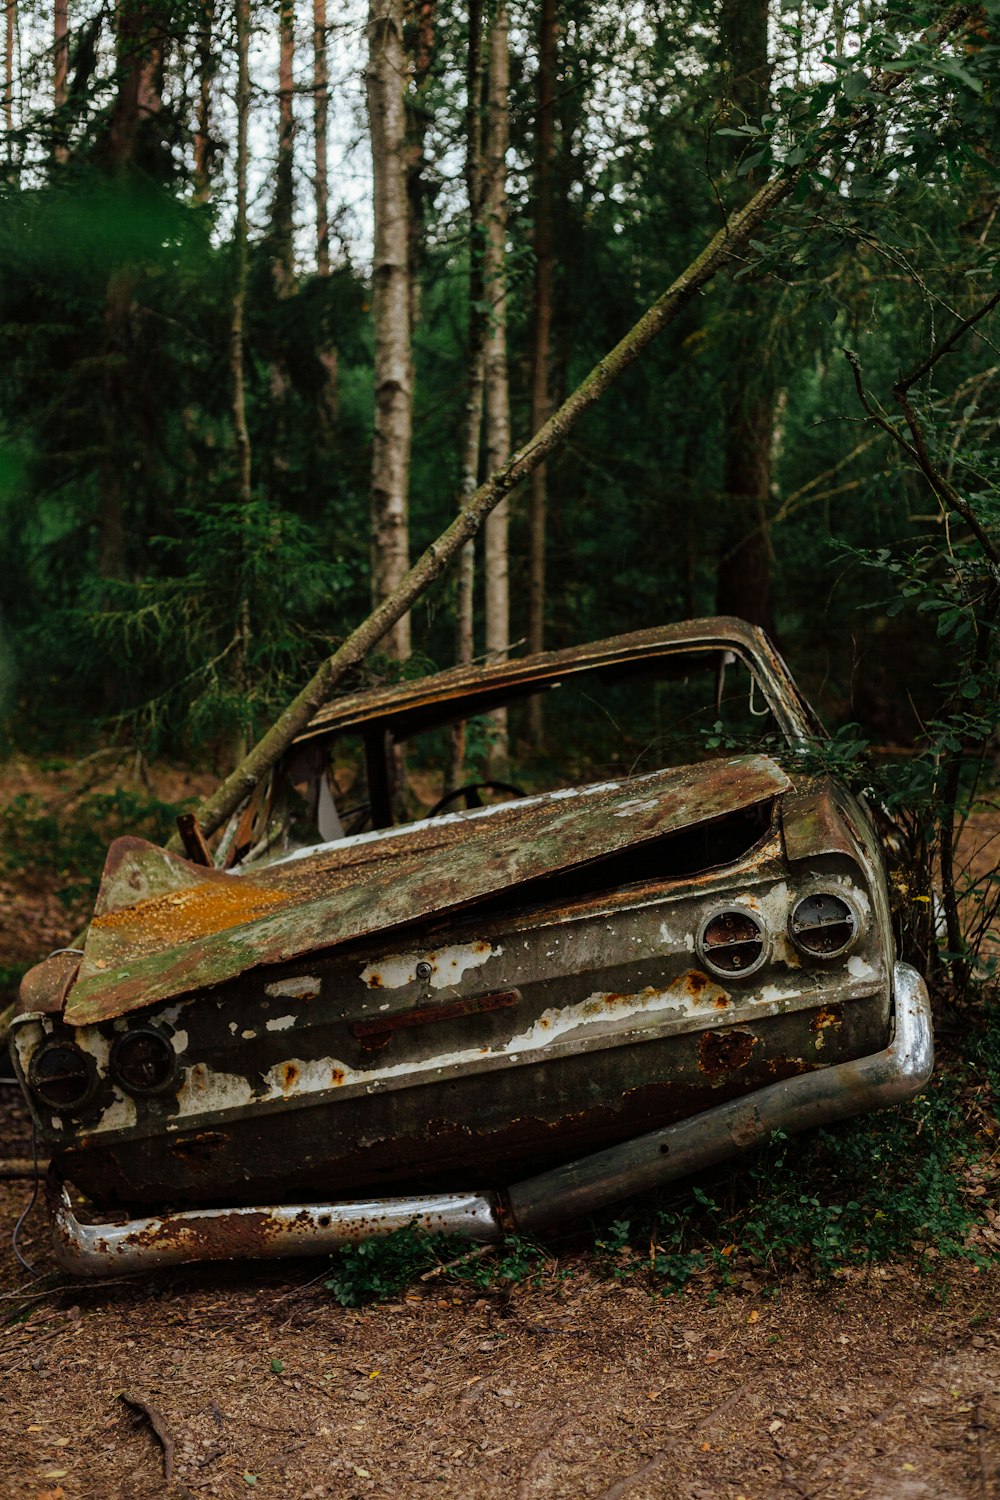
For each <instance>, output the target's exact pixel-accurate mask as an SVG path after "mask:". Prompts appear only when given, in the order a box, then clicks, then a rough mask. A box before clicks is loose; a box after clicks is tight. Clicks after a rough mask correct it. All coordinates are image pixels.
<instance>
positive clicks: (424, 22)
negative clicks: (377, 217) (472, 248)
mask: <svg viewBox="0 0 1000 1500" xmlns="http://www.w3.org/2000/svg"><path fill="white" fill-rule="evenodd" d="M406 3H407V14H408V20H409V26H408V31H409V34H410V36H411V37H412V42H411V47H412V57H413V88H412V89H411V90H410V91H409V92H408V93H407V95H406V115H407V132H406V134H407V144H406V198H407V209H408V214H409V222H408V225H407V233H408V236H409V244H410V255H409V262H410V264H409V275H410V337H411V342H412V337H413V332H414V330H415V328H416V326H417V324H418V323H419V321H420V290H421V286H420V273H421V270H422V268H423V261H424V221H425V219H426V217H427V199H428V192H429V190H428V185H427V178H426V168H427V158H426V147H427V126H428V104H427V89H428V85H429V84H430V81H431V62H432V60H433V56H434V0H406Z"/></svg>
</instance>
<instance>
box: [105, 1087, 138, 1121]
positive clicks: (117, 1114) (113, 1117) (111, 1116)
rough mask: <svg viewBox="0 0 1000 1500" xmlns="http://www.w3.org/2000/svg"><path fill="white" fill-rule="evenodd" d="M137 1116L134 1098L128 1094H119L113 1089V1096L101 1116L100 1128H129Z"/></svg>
mask: <svg viewBox="0 0 1000 1500" xmlns="http://www.w3.org/2000/svg"><path fill="white" fill-rule="evenodd" d="M137 1118H138V1111H137V1110H136V1107H135V1100H134V1099H133V1098H132V1097H131V1095H129V1094H120V1093H119V1092H118V1090H117V1089H116V1090H115V1097H114V1100H113V1101H112V1103H111V1104H109V1105H108V1107H107V1109H106V1110H105V1111H104V1113H103V1115H102V1116H101V1129H102V1130H131V1129H132V1127H133V1125H134V1124H135V1122H136V1120H137Z"/></svg>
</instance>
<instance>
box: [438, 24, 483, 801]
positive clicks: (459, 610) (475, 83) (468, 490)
mask: <svg viewBox="0 0 1000 1500" xmlns="http://www.w3.org/2000/svg"><path fill="white" fill-rule="evenodd" d="M482 53H483V0H469V45H468V52H467V54H466V72H465V190H466V197H467V200H468V204H469V281H468V296H469V317H468V341H467V347H466V358H465V423H464V433H463V441H462V483H461V492H460V495H459V506H460V507H461V506H463V505H465V504H466V502H467V501H468V500H469V499H470V498H471V496H472V495H474V494H475V492H476V489H477V488H478V485H479V449H480V443H481V441H482V433H483V381H484V374H485V358H486V319H485V317H484V316H483V118H482V117H483V55H482ZM456 571H457V575H458V577H457V580H456V590H455V661H456V662H457V663H458V664H459V665H462V664H464V663H466V662H470V661H471V660H472V657H473V654H474V652H475V633H474V603H475V578H476V548H475V543H474V542H471V541H470V542H467V543H466V545H465V546H464V547H463V548H462V551H461V553H460V554H459V559H458V566H457V569H456ZM465 780H466V775H465V723H464V721H461V722H459V723H456V724H455V725H454V726H453V728H452V735H451V751H450V758H449V765H448V771H447V774H446V782H447V785H448V786H449V787H452V786H458V785H460V784H461V783H462V782H463V781H465Z"/></svg>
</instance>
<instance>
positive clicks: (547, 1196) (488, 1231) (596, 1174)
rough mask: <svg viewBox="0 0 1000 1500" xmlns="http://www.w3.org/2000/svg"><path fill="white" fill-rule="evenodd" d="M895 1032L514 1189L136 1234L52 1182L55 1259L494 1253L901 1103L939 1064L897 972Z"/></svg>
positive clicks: (99, 1268) (287, 1210) (140, 1265)
mask: <svg viewBox="0 0 1000 1500" xmlns="http://www.w3.org/2000/svg"><path fill="white" fill-rule="evenodd" d="M893 977H894V996H893V1000H894V1012H895V1026H894V1032H893V1039H892V1041H891V1042H890V1044H889V1046H888V1047H886V1048H885V1049H884V1050H883V1051H882V1052H876V1053H874V1054H872V1056H870V1057H862V1058H858V1059H857V1060H856V1061H854V1062H845V1063H837V1064H834V1065H833V1066H831V1067H829V1068H824V1069H821V1070H820V1071H817V1072H814V1073H804V1074H801V1075H799V1076H798V1077H795V1078H789V1079H785V1080H783V1081H782V1082H780V1083H773V1084H769V1085H768V1086H767V1087H766V1088H763V1089H758V1090H757V1091H756V1092H754V1093H752V1094H748V1095H746V1096H745V1097H744V1098H742V1099H734V1100H731V1101H730V1102H729V1103H728V1104H720V1105H718V1106H717V1107H716V1108H715V1109H710V1110H707V1111H705V1113H704V1114H700V1115H695V1116H693V1117H692V1118H691V1119H690V1120H682V1121H680V1122H679V1123H678V1124H676V1125H668V1126H666V1127H665V1128H664V1129H662V1130H654V1131H651V1132H650V1133H649V1134H648V1135H642V1136H637V1137H636V1138H635V1139H634V1140H631V1141H625V1142H624V1143H622V1144H621V1145H618V1146H612V1147H610V1148H609V1149H608V1150H606V1151H598V1152H596V1153H594V1154H593V1155H592V1156H585V1157H582V1158H581V1159H580V1160H579V1161H575V1162H569V1163H568V1164H567V1165H565V1166H562V1167H556V1168H554V1169H553V1170H552V1171H550V1172H543V1173H542V1174H541V1175H540V1176H538V1177H531V1178H528V1179H527V1180H526V1181H524V1182H519V1183H517V1184H515V1185H514V1186H513V1187H511V1188H510V1189H509V1190H508V1191H507V1192H506V1193H484V1194H471V1193H443V1194H437V1195H428V1196H423V1197H412V1198H385V1199H376V1200H373V1201H371V1202H364V1203H340V1204H326V1205H317V1204H304V1205H293V1206H279V1207H272V1208H225V1209H212V1208H208V1209H193V1210H191V1211H189V1212H186V1213H174V1214H164V1215H162V1217H159V1218H145V1219H132V1220H130V1221H129V1222H127V1223H125V1224H82V1223H81V1222H80V1221H79V1220H78V1219H77V1218H76V1215H75V1214H74V1212H73V1208H72V1204H71V1201H70V1196H69V1192H68V1191H67V1189H66V1187H65V1185H64V1184H63V1183H62V1182H60V1181H59V1180H58V1179H57V1178H50V1190H49V1201H50V1207H51V1211H52V1223H53V1232H54V1239H55V1249H56V1259H57V1260H58V1262H59V1264H60V1266H61V1267H62V1268H63V1269H64V1270H66V1271H71V1272H72V1273H73V1274H74V1275H76V1276H94V1277H98V1276H114V1275H119V1274H121V1273H128V1272H132V1271H144V1270H153V1269H158V1268H159V1267H162V1266H169V1265H176V1264H178V1263H180V1262H184V1261H197V1260H236V1259H244V1258H255V1257H262V1258H269V1259H272V1258H277V1257H282V1256H293V1255H321V1254H324V1253H328V1252H329V1251H331V1250H335V1249H337V1248H339V1247H341V1246H343V1245H347V1244H354V1243H357V1242H358V1241H360V1240H364V1239H370V1238H372V1237H373V1236H375V1235H384V1234H390V1233H391V1232H392V1231H393V1230H394V1229H399V1228H402V1227H403V1226H404V1225H413V1226H414V1227H416V1228H418V1229H423V1230H427V1231H429V1232H436V1233H444V1234H455V1235H461V1236H463V1237H465V1238H466V1239H470V1240H473V1241H479V1242H480V1243H485V1244H490V1243H494V1242H496V1241H499V1240H500V1239H502V1237H503V1234H504V1232H505V1231H519V1232H528V1233H536V1232H538V1231H541V1230H544V1229H547V1228H549V1227H550V1226H551V1225H553V1224H555V1223H558V1222H560V1221H561V1220H564V1219H571V1218H576V1217H579V1216H580V1215H582V1214H588V1213H596V1212H599V1211H600V1210H602V1209H605V1208H607V1207H609V1206H610V1205H611V1204H613V1203H615V1202H617V1201H618V1200H620V1199H622V1198H626V1197H629V1196H631V1195H632V1194H634V1193H641V1192H647V1191H649V1189H651V1188H655V1187H660V1186H662V1185H663V1184H664V1183H667V1182H671V1181H673V1180H674V1179H675V1178H679V1177H684V1176H686V1175H687V1174H688V1173H690V1172H695V1171H698V1170H700V1169H702V1168H704V1167H708V1166H712V1165H714V1164H715V1163H717V1162H720V1161H725V1160H726V1158H727V1157H731V1156H735V1155H738V1154H739V1153H740V1152H742V1151H746V1150H748V1149H749V1148H750V1147H752V1146H755V1145H757V1144H758V1143H759V1142H761V1141H762V1140H764V1139H765V1138H766V1137H767V1136H769V1135H771V1134H772V1132H774V1131H776V1130H781V1131H784V1132H786V1133H789V1134H791V1133H794V1132H795V1131H799V1130H808V1129H812V1128H814V1127H816V1126H821V1125H829V1124H832V1123H833V1122H834V1121H836V1120H843V1119H847V1118H848V1117H849V1116H851V1115H859V1114H864V1113H866V1112H867V1111H869V1110H875V1109H884V1108H885V1107H887V1106H888V1105H892V1104H899V1103H901V1102H902V1101H903V1100H905V1099H910V1098H912V1097H913V1095H914V1094H917V1093H919V1092H920V1090H921V1089H922V1088H923V1086H924V1084H925V1083H926V1082H927V1080H928V1078H929V1077H930V1075H931V1072H932V1070H933V1067H934V1040H933V1033H932V1029H931V1009H930V1001H929V999H928V996H927V987H926V985H925V984H924V981H923V979H922V978H921V977H920V975H919V974H918V973H917V971H916V970H915V969H912V968H910V966H909V965H908V964H897V965H896V967H895V972H894V976H893Z"/></svg>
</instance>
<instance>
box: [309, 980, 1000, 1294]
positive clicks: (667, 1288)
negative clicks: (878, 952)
mask: <svg viewBox="0 0 1000 1500" xmlns="http://www.w3.org/2000/svg"><path fill="white" fill-rule="evenodd" d="M963 1030H964V1035H963V1041H962V1044H961V1048H960V1051H959V1053H958V1055H957V1056H956V1057H954V1058H953V1059H949V1062H948V1065H947V1066H946V1067H944V1068H942V1069H940V1070H939V1071H938V1073H937V1074H936V1075H935V1078H934V1080H933V1082H932V1083H931V1085H930V1086H929V1087H928V1088H927V1089H926V1090H925V1092H924V1093H922V1094H920V1095H919V1096H918V1097H917V1098H916V1099H913V1100H911V1101H910V1102H909V1103H907V1104H904V1105H900V1106H898V1107H897V1108H895V1109H892V1110H886V1111H882V1112H881V1113H878V1114H873V1115H865V1116H861V1117H859V1118H858V1119H855V1120H849V1121H846V1122H845V1123H843V1124H841V1125H837V1126H834V1127H833V1128H831V1129H828V1130H820V1131H815V1132H811V1133H809V1134H807V1135H804V1136H795V1137H788V1136H783V1135H780V1134H778V1135H776V1136H774V1137H772V1139H771V1141H770V1143H769V1144H768V1145H767V1146H765V1147H763V1148H762V1149H760V1150H758V1151H756V1152H754V1153H752V1154H751V1155H749V1156H748V1157H746V1158H745V1159H744V1160H742V1161H741V1162H739V1163H736V1164H733V1163H730V1164H729V1165H728V1167H722V1168H719V1169H716V1170H715V1171H713V1172H711V1173H705V1174H703V1175H702V1176H701V1177H699V1178H697V1179H695V1180H693V1181H689V1182H687V1183H684V1184H678V1186H677V1187H676V1188H672V1189H670V1190H668V1191H662V1192H661V1193H659V1194H656V1195H650V1196H648V1197H646V1198H642V1199H637V1200H634V1201H632V1202H631V1203H629V1204H627V1205H624V1206H622V1207H620V1208H619V1209H618V1210H617V1212H616V1215H615V1217H614V1218H612V1219H609V1220H607V1221H605V1222H603V1223H600V1224H598V1225H595V1226H594V1229H593V1231H592V1238H591V1240H590V1245H589V1247H587V1248H584V1246H583V1244H580V1245H579V1246H578V1251H577V1253H574V1254H572V1255H570V1257H569V1268H568V1269H567V1267H566V1262H565V1261H564V1262H563V1270H562V1271H561V1273H560V1274H562V1275H568V1274H573V1268H574V1267H575V1268H577V1269H586V1270H587V1271H589V1272H590V1273H591V1274H595V1275H597V1276H599V1277H602V1278H604V1279H608V1280H613V1281H629V1282H631V1283H634V1284H636V1285H641V1286H644V1287H646V1288H647V1289H648V1290H650V1291H651V1292H653V1293H657V1294H670V1293H678V1292H684V1291H688V1292H702V1293H704V1294H705V1295H706V1296H708V1297H716V1296H718V1295H719V1294H720V1293H721V1292H724V1291H725V1290H726V1289H727V1288H729V1287H734V1286H743V1285H746V1284H747V1283H748V1282H752V1283H753V1285H754V1286H756V1287H761V1286H763V1287H764V1288H765V1289H766V1287H767V1284H768V1282H770V1283H771V1284H772V1286H773V1285H775V1284H776V1279H777V1277H778V1275H779V1274H781V1273H785V1272H787V1271H789V1270H799V1271H801V1272H804V1273H805V1274H807V1275H809V1276H810V1277H811V1278H813V1279H814V1280H816V1281H818V1282H820V1283H825V1282H828V1281H830V1280H831V1279H832V1278H833V1277H835V1276H836V1275H837V1274H838V1273H842V1272H843V1271H844V1270H845V1269H846V1268H848V1267H852V1266H863V1265H873V1264H878V1263H885V1262H889V1261H894V1260H900V1259H906V1260H909V1261H910V1262H911V1264H915V1265H916V1267H917V1269H918V1270H919V1271H922V1272H928V1273H929V1272H930V1271H931V1270H932V1268H933V1267H934V1266H935V1265H936V1264H937V1263H939V1262H940V1261H942V1260H948V1259H952V1258H955V1257H963V1258H965V1259H968V1260H971V1261H973V1262H975V1263H977V1264H980V1265H983V1264H986V1263H987V1262H988V1261H990V1260H993V1259H996V1258H997V1255H998V1251H1000V1234H998V1233H997V1232H996V1230H994V1229H993V1228H992V1226H991V1225H990V1224H989V1223H988V1220H987V1211H988V1210H991V1206H992V1203H993V1202H994V1201H995V1197H996V1194H995V1191H993V1184H992V1181H991V1179H992V1177H993V1176H994V1175H995V1169H994V1168H992V1167H991V1166H990V1165H989V1158H990V1156H991V1155H992V1152H993V1149H994V1148H993V1144H992V1140H991V1139H989V1138H988V1137H991V1136H992V1134H994V1133H995V1130H996V1121H997V1112H998V1105H1000V1005H992V1006H986V1007H979V1008H978V1009H976V1010H970V1012H969V1020H968V1023H967V1024H966V1025H965V1026H964V1028H963ZM998 1228H1000V1226H998ZM984 1230H985V1233H984V1232H983V1231H984ZM579 1250H582V1251H583V1253H582V1254H580V1253H579ZM428 1273H430V1277H433V1278H435V1279H437V1278H440V1279H441V1280H447V1281H459V1282H470V1281H471V1282H473V1283H474V1284H475V1285H476V1286H478V1287H481V1288H483V1289H484V1290H496V1289H497V1288H499V1287H503V1286H504V1285H508V1286H509V1285H511V1284H514V1283H519V1282H533V1283H538V1282H540V1281H541V1278H542V1276H543V1274H545V1275H546V1276H547V1275H548V1274H550V1268H549V1257H548V1256H547V1255H546V1252H545V1251H544V1250H543V1249H542V1248H541V1247H540V1246H538V1245H536V1244H535V1243H534V1242H533V1241H530V1240H525V1239H518V1238H513V1239H508V1240H506V1241H504V1243H503V1245H502V1246H499V1247H496V1249H495V1250H494V1249H487V1250H482V1249H473V1250H470V1248H469V1245H468V1243H467V1242H465V1241H462V1240H459V1239H456V1238H454V1237H449V1236H442V1235H425V1234H422V1233H420V1231H419V1230H417V1229H416V1228H414V1227H408V1228H405V1229H401V1230H397V1231H396V1232H395V1233H394V1234H391V1235H388V1236H386V1237H385V1238H384V1239H380V1240H371V1241H368V1242H367V1243H365V1244H361V1245H357V1246H352V1247H350V1248H349V1249H346V1250H343V1251H341V1252H340V1253H339V1254H338V1255H337V1256H336V1257H335V1260H334V1265H333V1271H332V1275H331V1277H330V1279H329V1280H328V1281H327V1283H326V1285H327V1287H328V1288H329V1290H330V1291H332V1292H333V1294H334V1296H335V1297H336V1298H337V1300H338V1301H339V1302H341V1303H342V1304H344V1305H345V1306H357V1305H358V1304H360V1303H363V1302H369V1301H379V1300H385V1299H387V1298H390V1297H395V1296H398V1295H399V1294H400V1293H401V1292H402V1291H404V1290H405V1289H406V1288H407V1287H408V1286H410V1285H411V1284H413V1283H415V1282H416V1281H417V1280H418V1278H421V1277H423V1278H425V1279H428Z"/></svg>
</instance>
